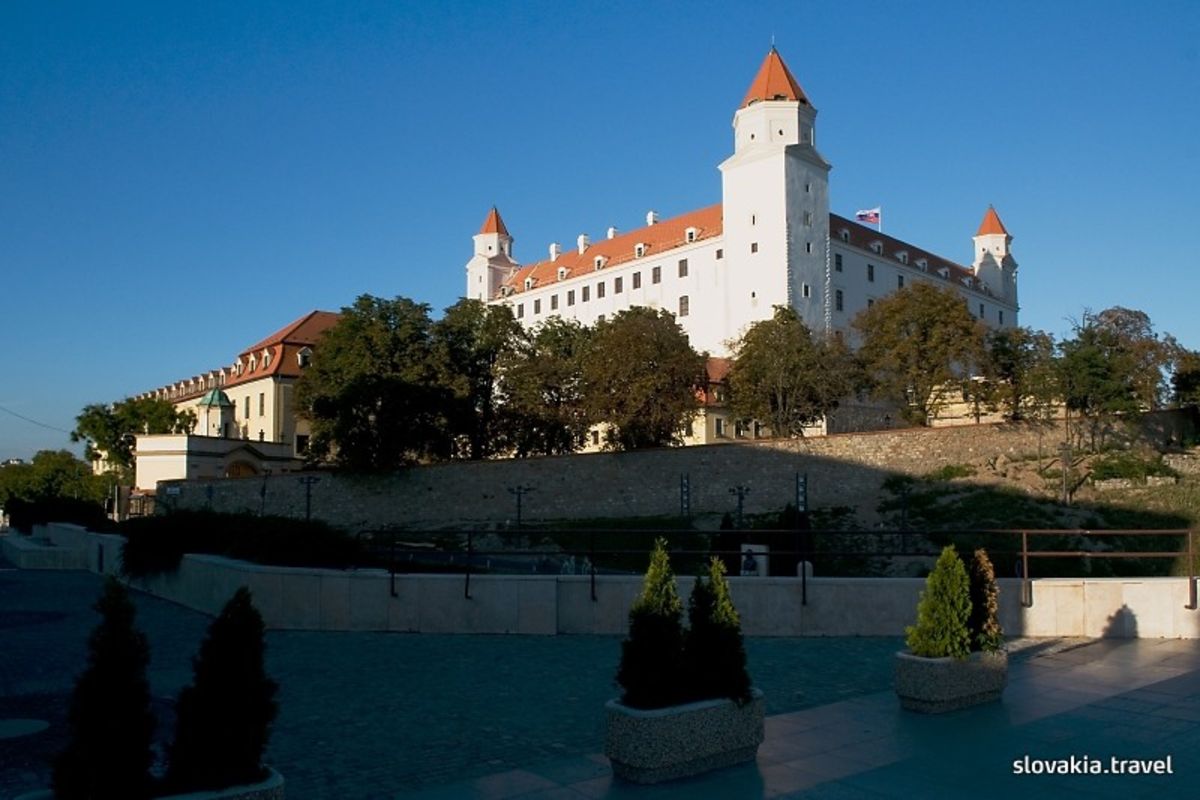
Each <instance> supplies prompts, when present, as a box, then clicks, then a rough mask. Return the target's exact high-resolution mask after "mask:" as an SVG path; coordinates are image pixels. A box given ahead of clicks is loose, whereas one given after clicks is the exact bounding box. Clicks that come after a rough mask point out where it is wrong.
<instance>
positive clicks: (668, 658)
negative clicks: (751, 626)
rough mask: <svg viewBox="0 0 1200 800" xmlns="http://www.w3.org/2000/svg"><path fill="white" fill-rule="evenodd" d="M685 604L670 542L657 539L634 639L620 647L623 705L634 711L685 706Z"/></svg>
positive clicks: (634, 620) (634, 615)
mask: <svg viewBox="0 0 1200 800" xmlns="http://www.w3.org/2000/svg"><path fill="white" fill-rule="evenodd" d="M682 675H683V603H682V602H680V600H679V591H678V589H677V588H676V586H675V573H674V572H673V571H672V570H671V560H670V557H669V556H668V555H667V542H666V540H665V539H658V540H656V541H655V542H654V551H653V552H652V553H651V554H650V566H649V567H648V568H647V569H646V577H645V580H644V581H643V582H642V593H641V595H640V596H639V597H638V598H637V600H635V601H634V603H633V607H632V608H630V610H629V638H628V639H626V640H625V641H623V642H622V643H621V664H620V666H619V667H618V669H617V683H618V684H620V686H621V688H622V689H624V691H625V693H624V695H622V697H621V702H622V703H624V704H625V705H627V706H630V707H631V708H663V707H665V706H670V705H674V704H675V703H677V702H680V701H681V700H682V699H683V698H684V697H685V696H686V691H687V687H686V686H685V685H683V681H682V680H681V676H682Z"/></svg>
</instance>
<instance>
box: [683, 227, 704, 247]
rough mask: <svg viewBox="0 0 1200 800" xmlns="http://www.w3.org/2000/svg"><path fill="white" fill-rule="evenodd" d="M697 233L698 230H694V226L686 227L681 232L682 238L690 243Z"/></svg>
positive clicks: (694, 239)
mask: <svg viewBox="0 0 1200 800" xmlns="http://www.w3.org/2000/svg"><path fill="white" fill-rule="evenodd" d="M699 233H700V231H698V230H696V229H695V228H688V229H687V230H686V231H684V232H683V240H684V241H685V242H687V243H689V244H691V243H692V242H694V241H696V236H697V235H699Z"/></svg>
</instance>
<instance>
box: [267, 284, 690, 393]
mask: <svg viewBox="0 0 1200 800" xmlns="http://www.w3.org/2000/svg"><path fill="white" fill-rule="evenodd" d="M617 280H618V281H619V280H620V278H617ZM597 289H598V290H599V291H598V292H597V295H596V296H597V297H603V296H604V291H603V287H597ZM587 290H588V287H586V286H585V287H583V299H584V300H587ZM615 291H617V292H620V291H621V290H620V289H616V290H615ZM567 305H568V306H573V305H575V292H574V291H569V292H567ZM550 310H551V311H557V310H558V295H556V294H555V295H551V296H550ZM690 310H691V302H690V301H689V300H688V296H687V295H686V294H684V295H680V296H679V311H678V315H679V316H681V317H686V316H687V315H688V313H689V312H690ZM533 313H534V314H540V313H542V301H541V300H540V299H539V300H534V301H533ZM524 316H525V304H524V303H518V304H517V318H518V319H522V318H524ZM596 321H597V322H604V315H603V314H601V315H600V316H599V317H597V318H596ZM258 413H259V414H262V395H259V412H258ZM246 414H247V415H249V414H250V398H249V397H247V398H246Z"/></svg>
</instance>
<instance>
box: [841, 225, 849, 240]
mask: <svg viewBox="0 0 1200 800" xmlns="http://www.w3.org/2000/svg"><path fill="white" fill-rule="evenodd" d="M841 235H842V241H843V242H848V241H850V231H848V230H846V229H845V228H842V234H841Z"/></svg>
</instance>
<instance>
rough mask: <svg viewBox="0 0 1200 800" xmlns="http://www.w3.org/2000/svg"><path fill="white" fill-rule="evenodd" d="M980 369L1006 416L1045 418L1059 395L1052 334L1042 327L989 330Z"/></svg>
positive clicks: (1008, 417) (1014, 418) (1012, 417)
mask: <svg viewBox="0 0 1200 800" xmlns="http://www.w3.org/2000/svg"><path fill="white" fill-rule="evenodd" d="M983 372H984V376H985V377H986V378H987V379H988V381H989V382H990V383H991V385H992V387H993V389H994V397H995V399H997V400H998V401H999V404H1000V406H1001V407H1002V408H1003V410H1004V416H1005V417H1006V418H1007V419H1010V420H1020V419H1044V418H1045V417H1046V416H1047V415H1048V414H1049V413H1050V410H1051V409H1052V408H1053V406H1054V404H1055V403H1056V402H1057V401H1058V399H1059V389H1058V380H1057V377H1058V374H1057V369H1056V366H1055V361H1054V337H1052V336H1051V335H1050V334H1048V333H1046V332H1044V331H1035V330H1033V329H1032V328H1000V329H998V330H992V331H989V332H988V334H987V346H986V353H985V357H984V362H983Z"/></svg>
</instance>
